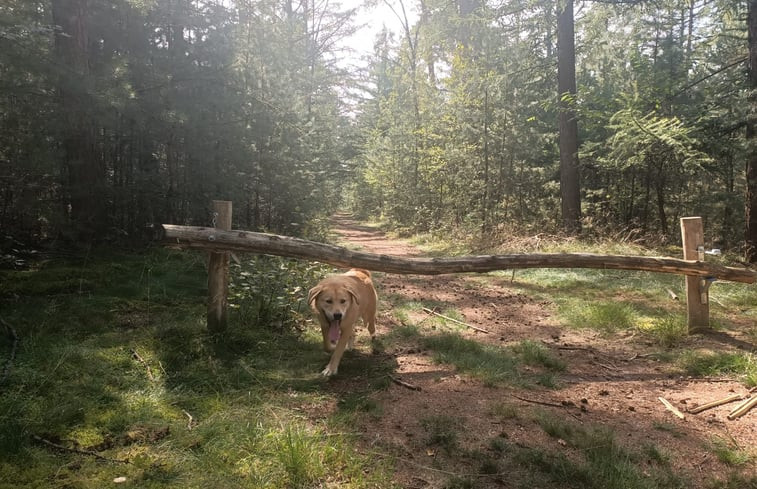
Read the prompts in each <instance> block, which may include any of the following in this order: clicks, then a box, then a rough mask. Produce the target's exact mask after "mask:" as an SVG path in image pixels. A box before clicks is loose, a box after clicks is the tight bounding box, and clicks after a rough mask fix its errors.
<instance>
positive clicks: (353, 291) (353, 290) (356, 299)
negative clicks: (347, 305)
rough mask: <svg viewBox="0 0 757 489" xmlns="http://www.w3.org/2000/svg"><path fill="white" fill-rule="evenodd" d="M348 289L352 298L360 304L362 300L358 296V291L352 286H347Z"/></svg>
mask: <svg viewBox="0 0 757 489" xmlns="http://www.w3.org/2000/svg"><path fill="white" fill-rule="evenodd" d="M345 288H346V289H347V292H349V294H350V295H351V296H352V300H353V301H355V304H357V305H360V300H359V299H358V298H357V292H356V291H355V289H353V288H352V287H345Z"/></svg>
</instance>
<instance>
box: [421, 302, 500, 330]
mask: <svg viewBox="0 0 757 489" xmlns="http://www.w3.org/2000/svg"><path fill="white" fill-rule="evenodd" d="M423 312H426V313H428V314H433V315H434V316H439V317H440V318H442V319H446V320H447V321H452V322H453V323H457V324H461V325H463V326H466V327H468V328H470V329H473V330H475V331H480V332H482V333H486V334H489V331H487V330H485V329H481V328H478V327H476V326H473V325H470V324H468V323H464V322H462V321H458V320H457V319H453V318H451V317H449V316H445V315H444V314H439V313H438V312H436V311H434V310H431V309H429V308H427V307H424V308H423Z"/></svg>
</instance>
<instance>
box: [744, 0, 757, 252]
mask: <svg viewBox="0 0 757 489" xmlns="http://www.w3.org/2000/svg"><path fill="white" fill-rule="evenodd" d="M747 19H748V20H747V23H748V31H749V36H748V39H749V87H750V88H751V94H750V96H749V102H750V109H751V110H750V111H749V114H748V115H747V124H746V140H747V147H748V148H751V151H747V161H746V260H747V261H748V262H750V263H755V262H757V151H755V144H756V143H757V0H751V1H750V2H749V14H748V16H747Z"/></svg>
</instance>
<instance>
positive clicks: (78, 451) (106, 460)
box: [32, 435, 131, 464]
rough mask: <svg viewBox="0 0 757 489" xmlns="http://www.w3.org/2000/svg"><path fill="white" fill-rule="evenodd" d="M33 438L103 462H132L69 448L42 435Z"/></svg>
mask: <svg viewBox="0 0 757 489" xmlns="http://www.w3.org/2000/svg"><path fill="white" fill-rule="evenodd" d="M32 438H33V439H34V441H36V442H39V443H42V444H43V445H46V446H48V447H50V448H54V449H56V450H60V451H63V452H69V453H76V454H78V455H88V456H90V457H95V458H96V459H97V460H102V461H103V462H115V463H119V464H128V463H131V462H129V461H128V460H121V459H117V458H108V457H103V456H102V455H100V454H99V453H97V452H93V451H92V450H79V449H78V448H69V447H66V446H63V445H59V444H58V443H53V442H51V441H50V440H46V439H44V438H42V437H41V436H37V435H32Z"/></svg>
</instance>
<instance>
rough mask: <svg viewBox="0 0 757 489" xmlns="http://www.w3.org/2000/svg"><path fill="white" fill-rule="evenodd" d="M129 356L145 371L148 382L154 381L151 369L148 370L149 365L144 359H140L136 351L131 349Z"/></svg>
mask: <svg viewBox="0 0 757 489" xmlns="http://www.w3.org/2000/svg"><path fill="white" fill-rule="evenodd" d="M131 356H132V357H133V358H134V360H136V361H138V362H139V363H141V364H142V365H144V367H145V369H146V370H147V376H148V377H150V380H152V381H155V376H154V375H153V374H152V369H151V368H150V365H148V364H147V362H146V361H145V359H144V358H142V357H141V356H140V355H139V353H137V350H134V349H132V350H131Z"/></svg>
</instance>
